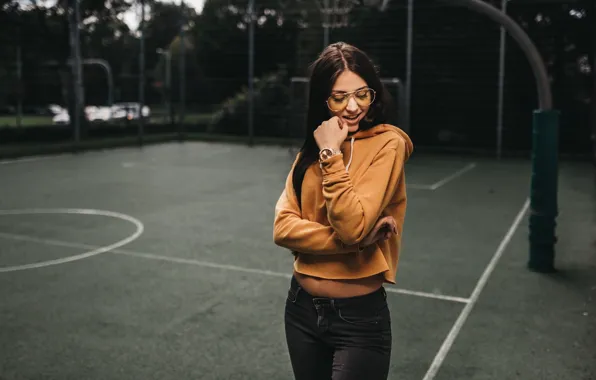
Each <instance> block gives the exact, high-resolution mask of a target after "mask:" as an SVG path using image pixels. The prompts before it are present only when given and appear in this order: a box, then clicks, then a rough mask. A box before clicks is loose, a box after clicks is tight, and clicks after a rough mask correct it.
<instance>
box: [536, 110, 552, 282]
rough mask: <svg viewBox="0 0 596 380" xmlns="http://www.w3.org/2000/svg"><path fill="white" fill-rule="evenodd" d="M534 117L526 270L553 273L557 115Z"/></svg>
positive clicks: (540, 112)
mask: <svg viewBox="0 0 596 380" xmlns="http://www.w3.org/2000/svg"><path fill="white" fill-rule="evenodd" d="M533 116H534V117H533V132H532V137H533V139H532V144H533V147H532V180H531V189H530V190H531V192H530V220H529V222H530V231H529V238H530V259H529V261H528V267H529V269H531V270H534V271H537V272H553V271H554V270H555V266H554V258H555V248H554V247H555V244H556V242H557V238H556V234H555V230H556V218H557V216H558V213H559V209H558V202H557V192H558V151H559V112H558V111H556V110H549V111H542V110H537V111H534V115H533Z"/></svg>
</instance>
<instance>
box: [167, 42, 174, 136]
mask: <svg viewBox="0 0 596 380" xmlns="http://www.w3.org/2000/svg"><path fill="white" fill-rule="evenodd" d="M165 56H166V93H167V98H168V115H169V118H170V124H174V112H173V111H174V110H173V108H172V53H171V52H170V50H166V53H165Z"/></svg>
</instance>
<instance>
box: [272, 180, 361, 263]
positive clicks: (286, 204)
mask: <svg viewBox="0 0 596 380" xmlns="http://www.w3.org/2000/svg"><path fill="white" fill-rule="evenodd" d="M273 241H274V242H275V244H277V245H278V246H280V247H284V248H287V249H290V250H292V251H294V252H298V253H304V254H315V255H316V254H320V255H329V254H344V253H353V252H358V245H346V244H344V243H343V242H342V241H341V239H340V238H339V235H338V234H337V233H336V232H335V231H334V230H333V228H332V227H330V226H324V225H322V224H320V223H317V222H312V221H309V220H306V219H302V213H301V211H300V207H299V206H298V201H297V198H296V195H295V193H294V189H293V187H292V172H291V171H290V174H289V175H288V178H287V179H286V186H285V189H284V191H283V192H282V194H281V196H280V197H279V200H278V201H277V204H276V205H275V221H274V224H273Z"/></svg>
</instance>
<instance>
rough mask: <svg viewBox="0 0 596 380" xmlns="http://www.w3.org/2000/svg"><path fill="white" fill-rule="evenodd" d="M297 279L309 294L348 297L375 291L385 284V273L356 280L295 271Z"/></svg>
mask: <svg viewBox="0 0 596 380" xmlns="http://www.w3.org/2000/svg"><path fill="white" fill-rule="evenodd" d="M294 276H295V277H296V280H297V281H298V283H299V284H300V286H302V288H303V289H304V290H305V291H306V292H307V293H309V294H311V295H313V296H316V297H328V298H347V297H357V296H363V295H366V294H370V293H373V292H374V291H376V290H378V289H379V288H380V287H381V286H383V282H384V279H383V275H382V274H377V275H374V276H371V277H365V278H359V279H355V280H328V279H324V278H318V277H312V276H308V275H305V274H301V273H297V272H294Z"/></svg>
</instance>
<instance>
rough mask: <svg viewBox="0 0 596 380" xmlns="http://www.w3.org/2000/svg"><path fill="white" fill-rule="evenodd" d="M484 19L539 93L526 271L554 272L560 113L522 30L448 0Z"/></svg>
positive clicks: (464, 1)
mask: <svg viewBox="0 0 596 380" xmlns="http://www.w3.org/2000/svg"><path fill="white" fill-rule="evenodd" d="M449 2H450V3H452V4H457V5H461V6H465V7H467V8H469V9H471V10H473V11H476V12H478V13H482V14H485V15H487V16H488V17H489V18H491V19H492V20H494V21H496V22H498V23H499V24H501V25H502V26H504V27H505V28H506V29H507V31H508V32H509V34H510V35H511V37H513V39H515V41H517V43H518V44H519V46H520V48H521V49H522V51H523V52H524V53H525V55H526V58H527V59H528V61H529V63H530V66H531V68H532V71H533V73H534V76H535V78H536V82H537V83H536V87H537V92H538V102H539V109H538V110H536V111H534V118H533V145H532V179H531V187H530V224H529V227H530V228H529V229H530V231H529V232H530V233H529V240H530V258H529V261H528V267H529V269H531V270H534V271H538V272H552V271H554V270H555V269H554V245H555V243H556V240H557V239H556V237H555V226H556V217H557V215H558V205H557V192H558V189H557V180H558V129H559V112H558V111H556V110H553V109H552V106H553V104H552V103H553V100H552V93H551V89H550V83H549V77H548V73H547V71H546V66H545V64H544V61H543V60H542V57H541V56H540V53H539V52H538V49H537V48H536V46H535V45H534V43H533V42H532V40H531V39H530V37H528V35H527V34H526V33H525V32H524V30H523V29H522V28H521V27H520V26H519V25H518V24H517V23H516V22H515V21H513V20H512V19H511V18H510V17H509V16H507V15H506V14H505V13H503V12H501V11H500V10H498V9H497V8H495V7H493V6H492V5H490V4H488V3H486V2H484V1H483V0H449Z"/></svg>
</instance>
